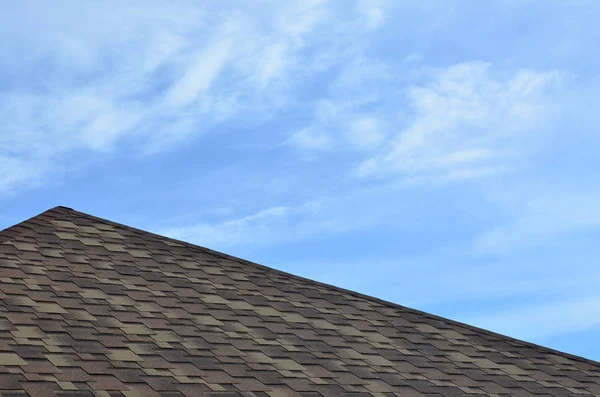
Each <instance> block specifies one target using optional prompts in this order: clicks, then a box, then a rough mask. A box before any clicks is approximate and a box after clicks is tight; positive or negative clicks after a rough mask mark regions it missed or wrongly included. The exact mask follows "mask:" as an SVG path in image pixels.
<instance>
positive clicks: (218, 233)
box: [165, 206, 291, 247]
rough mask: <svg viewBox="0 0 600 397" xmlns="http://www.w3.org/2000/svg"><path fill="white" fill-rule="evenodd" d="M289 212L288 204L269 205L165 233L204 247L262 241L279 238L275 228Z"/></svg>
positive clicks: (284, 219)
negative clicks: (253, 210)
mask: <svg viewBox="0 0 600 397" xmlns="http://www.w3.org/2000/svg"><path fill="white" fill-rule="evenodd" d="M290 211H291V209H290V207H286V206H278V207H271V208H267V209H264V210H260V211H258V212H256V213H254V214H251V215H248V216H244V217H242V218H238V219H232V220H227V221H223V222H219V223H200V224H197V225H194V226H190V227H182V228H175V229H169V230H166V231H165V234H166V235H168V236H171V237H174V238H179V239H183V240H187V241H194V242H196V243H198V244H200V245H203V246H207V247H223V246H234V245H243V244H248V243H257V242H258V243H263V242H265V241H267V240H270V239H279V238H280V236H279V237H278V236H276V230H275V229H277V228H278V225H279V224H280V223H282V222H285V221H286V217H288V216H289V214H290Z"/></svg>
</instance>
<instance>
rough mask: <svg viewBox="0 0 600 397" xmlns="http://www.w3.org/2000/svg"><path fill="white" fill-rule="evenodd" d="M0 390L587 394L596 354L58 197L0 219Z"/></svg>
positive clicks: (595, 380)
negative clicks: (0, 222)
mask: <svg viewBox="0 0 600 397" xmlns="http://www.w3.org/2000/svg"><path fill="white" fill-rule="evenodd" d="M0 302H1V303H0V304H1V306H0V396H13V397H16V396H31V397H34V396H36V397H37V396H72V397H75V396H77V397H79V396H94V395H95V396H102V397H108V396H114V397H116V396H127V397H131V396H143V397H152V396H169V397H175V396H212V395H215V396H247V397H250V396H257V397H261V396H263V397H266V396H270V397H286V396H313V397H317V396H355V397H363V396H402V397H410V396H472V397H473V396H498V397H499V396H536V397H540V396H598V395H600V363H597V362H594V361H591V360H587V359H584V358H581V357H576V356H572V355H569V354H566V353H561V352H557V351H554V350H551V349H547V348H544V347H540V346H537V345H533V344H530V343H527V342H523V341H519V340H516V339H512V338H509V337H506V336H502V335H498V334H495V333H492V332H489V331H485V330H482V329H478V328H475V327H472V326H469V325H466V324H462V323H458V322H455V321H451V320H448V319H444V318H440V317H437V316H434V315H430V314H427V313H423V312H420V311H417V310H413V309H409V308H406V307H403V306H400V305H396V304H393V303H390V302H385V301H382V300H380V299H376V298H372V297H369V296H365V295H362V294H359V293H356V292H352V291H348V290H344V289H341V288H337V287H333V286H330V285H326V284H322V283H318V282H315V281H311V280H308V279H304V278H301V277H297V276H294V275H291V274H288V273H284V272H281V271H277V270H274V269H271V268H268V267H265V266H261V265H257V264H255V263H252V262H249V261H246V260H243V259H239V258H235V257H232V256H229V255H225V254H222V253H218V252H215V251H211V250H209V249H206V248H203V247H199V246H196V245H192V244H189V243H185V242H181V241H177V240H173V239H170V238H167V237H162V236H159V235H155V234H152V233H149V232H145V231H142V230H138V229H134V228H131V227H128V226H124V225H120V224H117V223H114V222H110V221H107V220H104V219H100V218H97V217H94V216H91V215H87V214H84V213H81V212H78V211H74V210H72V209H69V208H65V207H57V208H53V209H51V210H48V211H46V212H44V213H43V214H41V215H38V216H36V217H34V218H31V219H29V220H27V221H25V222H23V223H21V224H18V225H16V226H13V227H11V228H8V229H6V230H4V231H2V232H0Z"/></svg>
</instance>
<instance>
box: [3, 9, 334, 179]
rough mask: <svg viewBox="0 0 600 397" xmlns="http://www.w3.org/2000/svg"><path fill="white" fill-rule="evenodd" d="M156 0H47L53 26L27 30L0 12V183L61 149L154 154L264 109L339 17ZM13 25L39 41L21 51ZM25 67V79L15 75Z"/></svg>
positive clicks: (47, 165)
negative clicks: (76, 2) (96, 0)
mask: <svg viewBox="0 0 600 397" xmlns="http://www.w3.org/2000/svg"><path fill="white" fill-rule="evenodd" d="M155 5H156V7H147V4H145V3H143V2H132V3H130V4H129V5H128V6H127V7H124V8H123V7H121V8H120V10H121V12H119V13H114V12H113V11H114V9H113V6H112V5H110V4H105V3H104V4H94V5H92V6H90V7H89V8H85V10H83V9H80V8H79V7H78V6H75V7H73V8H68V9H67V8H66V6H58V7H57V9H47V10H46V11H47V12H48V13H50V14H52V13H55V12H59V11H60V14H61V17H60V19H61V20H64V21H66V22H65V25H64V26H61V27H59V26H54V25H52V24H50V23H41V24H40V25H39V26H37V27H36V28H34V29H31V30H30V31H28V32H26V33H23V32H22V28H21V26H20V25H19V23H17V22H14V21H9V20H7V17H5V18H2V20H0V24H2V25H3V27H2V32H3V35H4V36H5V37H7V38H8V39H7V40H6V41H5V44H4V45H2V46H0V50H2V51H3V54H4V55H3V56H4V57H5V58H10V59H11V62H8V63H6V64H5V65H4V66H3V70H2V72H3V73H4V74H5V75H6V76H7V77H8V80H10V79H12V80H13V81H12V82H11V84H10V85H6V83H3V82H2V81H0V88H2V89H1V90H0V122H1V124H2V125H3V132H2V135H1V136H0V155H1V156H2V158H3V160H2V161H3V163H4V164H6V168H5V169H7V170H10V172H11V175H10V176H3V177H2V180H1V182H2V183H1V184H0V190H6V189H12V188H17V187H18V185H20V184H22V183H28V182H30V181H31V180H32V179H33V178H37V177H41V176H42V175H44V174H45V173H46V172H51V171H52V170H53V169H54V168H55V167H53V166H52V165H53V164H55V163H57V160H58V159H60V158H61V156H62V155H63V154H65V153H67V152H69V151H73V150H84V151H89V152H92V153H93V152H96V151H103V152H107V151H113V150H124V148H135V149H134V150H129V151H132V152H134V153H138V154H141V153H153V152H157V151H164V150H167V149H170V148H172V147H173V145H174V144H177V143H180V142H182V141H184V140H186V139H190V138H193V137H197V136H200V135H202V134H205V133H207V132H209V131H211V129H212V128H214V127H215V126H216V125H218V124H219V123H223V122H225V121H227V120H231V119H232V118H234V117H235V118H236V120H237V121H238V122H240V121H241V120H243V119H244V118H252V119H260V118H265V117H267V118H268V117H269V115H270V114H271V113H272V112H275V111H277V110H278V109H280V108H281V106H282V105H283V104H284V103H286V102H287V101H288V99H287V98H288V97H289V95H290V93H291V92H292V91H291V89H292V88H293V87H295V86H297V85H298V84H300V83H301V81H302V79H305V78H308V77H310V76H311V72H310V71H307V69H306V67H305V64H306V63H308V64H315V61H314V59H313V58H317V57H319V54H320V53H321V52H327V53H328V54H330V55H332V56H334V57H335V53H336V51H337V50H336V49H335V48H334V47H335V44H333V43H329V44H328V43H323V42H319V43H318V44H319V45H321V46H323V47H322V48H321V47H319V48H318V50H317V51H315V50H313V51H312V53H313V54H312V55H311V52H308V53H306V52H305V49H306V48H307V47H312V46H314V45H315V43H313V42H312V41H310V40H307V39H308V38H309V37H310V36H312V35H314V34H317V33H318V31H319V29H328V28H329V27H333V26H335V23H332V19H335V18H338V17H342V18H343V16H338V15H337V14H332V13H330V12H328V9H327V8H326V7H325V6H326V5H327V2H326V1H309V2H305V1H298V2H288V3H286V4H285V5H283V4H279V5H277V6H274V7H271V8H270V9H269V10H268V12H267V13H266V14H261V13H259V12H258V11H257V10H255V9H252V8H248V9H239V10H237V11H236V12H226V9H225V10H215V9H211V8H210V7H208V6H207V7H201V6H198V5H193V4H191V3H180V4H179V5H176V6H173V7H162V6H158V5H157V4H155ZM39 8H40V7H39V6H36V9H37V10H38V11H43V10H40V9H39ZM42 8H43V7H42ZM82 12H90V13H92V14H93V15H94V18H93V20H94V22H91V19H90V20H88V19H81V18H79V16H80V15H81V13H82ZM14 13H15V16H14V18H13V19H14V20H18V19H19V18H28V17H30V16H31V15H30V13H29V11H28V10H27V7H26V5H24V6H23V7H20V6H19V7H17V6H15V10H14ZM41 14H43V12H40V15H41ZM209 15H210V18H209V17H208V16H209ZM84 20H85V21H87V22H84ZM324 21H329V24H323V23H324ZM32 26H35V24H34V25H32ZM69 26H71V28H69ZM107 26H110V28H109V29H107ZM149 26H153V29H149V28H148V27H149ZM48 32H52V34H51V35H49V34H48ZM19 35H24V37H25V38H24V39H20V41H19V42H20V43H21V44H20V46H21V47H22V48H45V50H44V51H43V52H40V53H36V54H35V55H34V56H32V55H31V54H30V53H28V52H26V51H25V52H23V51H21V48H16V47H13V46H12V45H11V44H10V42H11V39H10V37H17V36H19ZM49 36H53V37H55V36H56V37H58V39H57V40H56V41H55V42H50V41H47V37H49ZM19 37H21V36H19ZM336 62H337V61H336ZM340 62H342V61H341V60H340ZM16 64H20V65H21V68H20V69H18V68H17V67H16V66H14V65H16ZM330 66H331V65H330ZM330 66H328V67H330ZM23 68H24V69H23ZM39 70H44V73H39ZM26 75H32V76H35V77H34V79H33V80H30V81H27V82H25V81H22V82H21V81H20V80H19V79H21V78H22V76H26ZM42 76H43V78H42ZM8 80H7V81H8ZM25 83H27V84H25ZM4 135H6V136H4ZM38 149H39V150H38ZM9 164H10V167H9ZM42 165H44V166H42Z"/></svg>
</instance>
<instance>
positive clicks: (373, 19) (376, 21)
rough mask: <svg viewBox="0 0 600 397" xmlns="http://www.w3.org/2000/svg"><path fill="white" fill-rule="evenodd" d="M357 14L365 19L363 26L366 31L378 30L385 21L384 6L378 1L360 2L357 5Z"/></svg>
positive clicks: (367, 0)
mask: <svg viewBox="0 0 600 397" xmlns="http://www.w3.org/2000/svg"><path fill="white" fill-rule="evenodd" d="M357 8H358V12H359V13H361V14H362V15H363V17H364V19H365V24H366V26H367V28H368V29H371V30H373V29H377V28H379V27H380V26H381V25H382V24H383V22H384V19H385V15H384V10H383V9H384V4H383V2H382V1H378V0H361V1H358V3H357Z"/></svg>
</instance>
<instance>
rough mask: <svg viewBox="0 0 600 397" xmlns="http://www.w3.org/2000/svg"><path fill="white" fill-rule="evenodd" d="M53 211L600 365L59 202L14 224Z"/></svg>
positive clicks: (590, 360) (586, 360)
mask: <svg viewBox="0 0 600 397" xmlns="http://www.w3.org/2000/svg"><path fill="white" fill-rule="evenodd" d="M52 212H55V213H56V212H57V213H59V214H61V215H67V216H69V215H76V216H80V217H85V218H88V219H91V220H94V221H98V222H102V223H105V224H108V225H111V226H114V227H118V228H121V229H125V230H128V231H131V232H134V233H137V234H143V235H146V236H150V237H153V238H156V239H159V240H163V241H170V242H173V243H176V244H180V245H183V246H185V247H186V248H189V249H193V250H200V251H202V252H204V253H209V254H212V255H214V256H217V257H221V258H223V259H228V260H233V261H236V262H238V263H240V264H244V265H249V266H253V267H255V268H259V269H261V270H266V271H269V272H274V273H276V274H278V275H281V276H284V277H287V278H291V279H294V280H298V281H302V282H303V283H306V284H309V285H314V286H319V287H325V288H328V289H332V290H334V291H337V292H340V293H345V294H349V295H352V296H355V297H357V298H360V299H363V300H366V301H370V302H376V303H378V304H381V305H384V306H387V307H390V308H393V309H397V310H402V311H405V312H409V313H412V314H414V315H418V316H420V317H424V318H427V319H430V320H435V321H442V322H446V323H449V324H451V325H454V326H459V327H463V328H466V329H468V330H471V331H475V332H477V333H479V334H483V335H486V336H489V337H493V338H496V339H500V340H504V341H507V342H509V343H512V344H520V345H522V346H526V347H529V348H532V349H534V350H536V351H538V352H542V353H547V354H554V355H557V356H561V357H565V358H568V359H571V360H575V361H579V362H583V363H587V364H591V365H594V366H597V367H600V362H598V361H594V360H592V359H589V358H586V357H582V356H578V355H575V354H571V353H566V352H562V351H560V350H556V349H552V348H550V347H546V346H542V345H539V344H536V343H532V342H527V341H524V340H521V339H517V338H513V337H511V336H507V335H503V334H500V333H497V332H493V331H490V330H487V329H484V328H479V327H477V326H474V325H471V324H467V323H463V322H460V321H457V320H452V319H449V318H446V317H442V316H438V315H435V314H432V313H428V312H424V311H421V310H418V309H413V308H410V307H406V306H402V305H400V304H398V303H394V302H390V301H386V300H384V299H380V298H377V297H374V296H371V295H367V294H363V293H360V292H356V291H352V290H348V289H345V288H342V287H338V286H335V285H331V284H327V283H323V282H320V281H316V280H312V279H309V278H306V277H302V276H298V275H295V274H292V273H289V272H285V271H282V270H278V269H274V268H272V267H269V266H265V265H261V264H259V263H255V262H252V261H249V260H247V259H243V258H239V257H235V256H232V255H228V254H225V253H223V252H219V251H215V250H212V249H210V248H206V247H203V246H200V245H197V244H193V243H189V242H187V241H183V240H178V239H174V238H171V237H167V236H163V235H160V234H157V233H153V232H150V231H147V230H143V229H139V228H136V227H132V226H128V225H125V224H122V223H119V222H115V221H111V220H108V219H105V218H100V217H97V216H94V215H90V214H87V213H85V212H81V211H77V210H74V209H72V208H69V207H64V206H58V207H54V208H51V209H49V210H48V211H45V212H43V213H41V214H39V215H37V216H35V217H33V218H30V219H28V220H26V221H24V222H21V223H20V224H18V225H15V226H13V227H16V226H19V225H22V224H24V223H27V222H30V221H31V220H33V219H35V218H39V217H40V216H44V215H46V214H48V215H49V214H50V213H52ZM9 229H10V228H9ZM5 230H8V229H5ZM3 232H4V231H0V236H1V235H2V233H3ZM2 242H3V241H2V240H1V239H0V243H2Z"/></svg>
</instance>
